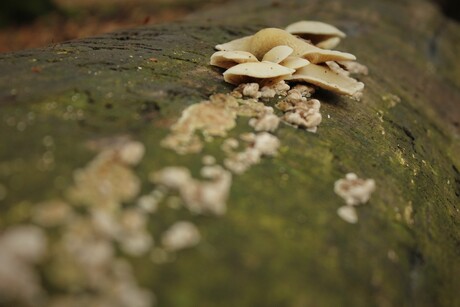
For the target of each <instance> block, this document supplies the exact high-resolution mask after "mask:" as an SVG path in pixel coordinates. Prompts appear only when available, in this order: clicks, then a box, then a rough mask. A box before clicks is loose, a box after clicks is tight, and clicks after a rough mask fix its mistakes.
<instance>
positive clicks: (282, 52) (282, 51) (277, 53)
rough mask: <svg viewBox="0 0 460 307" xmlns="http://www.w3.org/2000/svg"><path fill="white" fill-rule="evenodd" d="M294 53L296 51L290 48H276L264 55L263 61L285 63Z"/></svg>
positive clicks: (282, 46)
mask: <svg viewBox="0 0 460 307" xmlns="http://www.w3.org/2000/svg"><path fill="white" fill-rule="evenodd" d="M293 51H294V50H293V49H292V48H291V47H289V46H284V45H281V46H276V47H273V48H272V49H271V50H270V51H268V52H267V53H266V54H265V55H264V57H263V58H262V61H268V62H273V63H276V64H279V63H281V62H282V61H284V60H285V59H286V58H287V57H288V56H290V55H291V53H292V52H293Z"/></svg>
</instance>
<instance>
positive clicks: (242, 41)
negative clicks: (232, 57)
mask: <svg viewBox="0 0 460 307" xmlns="http://www.w3.org/2000/svg"><path fill="white" fill-rule="evenodd" d="M251 39H252V35H250V36H245V37H242V38H237V39H235V40H232V41H230V42H228V43H225V44H219V45H216V46H215V47H214V48H215V49H217V50H220V51H235V50H239V51H249V50H250V47H249V44H250V43H251Z"/></svg>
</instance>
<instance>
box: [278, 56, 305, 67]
mask: <svg viewBox="0 0 460 307" xmlns="http://www.w3.org/2000/svg"><path fill="white" fill-rule="evenodd" d="M308 64H310V61H309V60H306V59H304V58H299V57H295V56H290V57H287V58H286V59H284V60H283V61H281V62H280V65H283V66H284V67H287V68H292V69H296V70H297V69H299V68H301V67H304V66H307V65H308Z"/></svg>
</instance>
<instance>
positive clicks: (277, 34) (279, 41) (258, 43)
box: [250, 28, 306, 59]
mask: <svg viewBox="0 0 460 307" xmlns="http://www.w3.org/2000/svg"><path fill="white" fill-rule="evenodd" d="M303 44H306V42H304V41H302V40H300V39H298V38H297V37H295V36H293V35H292V34H289V33H288V32H286V31H284V30H281V29H277V28H266V29H262V30H260V31H259V32H257V33H256V34H254V35H253V36H252V38H251V42H250V52H251V53H252V54H254V55H255V56H256V57H257V58H258V59H262V58H263V56H264V55H265V54H266V53H267V52H269V51H270V50H271V49H273V48H274V47H277V46H281V45H284V46H289V47H291V48H292V49H293V50H294V52H297V51H298V50H300V49H302V46H303Z"/></svg>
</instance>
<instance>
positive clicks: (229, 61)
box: [210, 51, 259, 68]
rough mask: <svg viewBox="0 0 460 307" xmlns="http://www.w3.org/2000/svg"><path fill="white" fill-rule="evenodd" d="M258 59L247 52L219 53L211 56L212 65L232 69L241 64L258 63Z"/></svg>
mask: <svg viewBox="0 0 460 307" xmlns="http://www.w3.org/2000/svg"><path fill="white" fill-rule="evenodd" d="M258 61H259V60H257V58H256V57H255V56H254V55H252V54H251V53H249V52H247V51H217V52H215V53H214V54H213V55H212V56H211V62H210V64H211V65H214V66H218V67H222V68H230V67H232V66H235V65H237V64H240V63H247V62H258Z"/></svg>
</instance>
